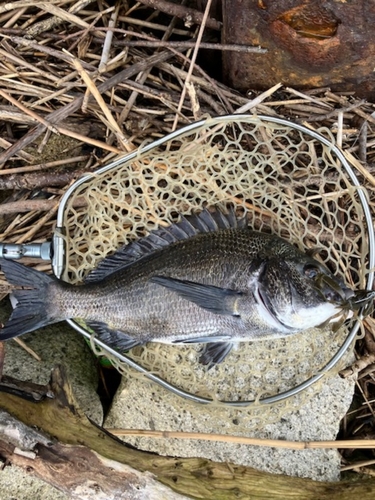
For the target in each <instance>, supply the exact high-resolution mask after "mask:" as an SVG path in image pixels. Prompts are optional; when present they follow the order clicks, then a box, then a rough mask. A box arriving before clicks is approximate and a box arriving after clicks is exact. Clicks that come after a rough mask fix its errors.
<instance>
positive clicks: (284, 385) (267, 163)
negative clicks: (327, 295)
mask: <svg viewBox="0 0 375 500" xmlns="http://www.w3.org/2000/svg"><path fill="white" fill-rule="evenodd" d="M319 132H320V133H321V134H323V135H324V136H326V137H328V138H329V139H330V140H331V141H332V142H334V140H333V137H331V135H330V132H329V130H327V129H321V130H319ZM228 205H231V206H233V205H234V206H235V208H236V211H237V213H238V215H239V216H242V215H243V214H244V213H245V214H246V216H247V218H248V220H249V226H250V227H252V228H254V229H256V230H260V231H263V232H268V233H273V234H277V235H279V236H281V237H283V238H285V239H287V240H288V241H290V242H292V243H294V244H296V245H297V246H298V247H299V248H300V249H302V250H306V249H311V248H317V249H319V254H318V256H317V259H318V260H321V261H322V262H324V263H325V264H326V265H327V267H328V268H329V269H330V270H331V271H332V272H334V273H338V274H340V275H342V276H343V277H344V279H345V281H346V283H347V284H348V285H350V286H352V287H353V288H363V287H364V285H365V282H366V279H365V273H366V255H367V253H368V249H367V238H366V227H365V224H364V222H363V221H364V214H363V208H362V205H361V202H360V200H359V199H358V190H357V188H356V187H354V186H353V185H352V182H351V180H350V178H349V177H348V174H347V173H346V171H345V168H343V165H342V164H341V162H340V161H339V159H338V157H337V156H336V154H335V152H334V151H333V150H332V148H331V147H329V146H327V145H325V144H323V143H322V142H320V141H319V140H317V139H315V138H313V137H311V136H310V135H308V134H307V133H305V132H303V131H300V130H297V129H295V128H293V127H291V126H289V125H286V124H279V123H273V122H270V121H267V120H266V119H259V118H257V117H251V116H249V117H248V118H246V119H244V118H242V119H240V118H231V119H228V118H226V119H224V118H223V119H222V120H221V121H217V120H216V121H215V120H207V121H206V122H205V123H204V124H202V125H200V126H199V127H197V128H195V129H193V130H190V131H187V132H185V133H181V134H179V135H177V136H175V137H174V138H171V139H169V140H166V141H164V142H163V143H162V144H159V145H157V146H155V147H152V148H151V149H149V150H148V151H143V150H140V152H139V153H138V154H137V156H136V157H134V158H133V159H130V160H129V159H128V160H124V162H122V163H121V164H120V165H118V166H116V167H115V168H113V169H110V170H108V171H105V172H103V173H98V174H96V175H94V176H93V177H92V178H91V179H90V180H89V181H88V182H85V183H83V184H81V186H79V187H78V188H77V189H76V190H75V191H74V192H73V193H72V195H71V196H70V197H69V199H68V201H67V203H66V205H65V210H64V228H65V231H66V234H65V237H64V240H65V259H66V262H65V269H64V274H63V276H62V278H63V279H64V280H66V281H69V282H72V283H80V282H82V280H83V279H84V276H85V275H86V274H87V273H88V272H89V271H90V270H91V269H92V268H94V267H95V266H96V265H97V264H98V262H99V261H100V260H102V259H103V258H104V257H105V256H106V255H107V254H109V253H111V252H113V251H115V250H116V249H117V248H118V247H119V246H121V245H123V244H126V243H129V242H130V241H133V240H134V239H137V238H139V237H141V236H144V235H145V234H147V233H148V232H149V231H151V230H153V229H155V228H156V227H158V226H160V225H169V224H171V223H172V222H173V221H176V220H177V219H178V216H179V214H190V213H192V212H196V211H199V210H201V209H202V208H204V207H208V208H210V207H214V206H215V207H220V208H222V209H224V210H225V208H226V207H228ZM350 327H351V324H350V323H349V324H346V326H344V327H342V328H340V330H339V331H338V332H336V333H335V334H334V333H332V331H331V330H330V329H329V328H326V329H314V330H313V329H312V330H309V331H307V332H304V333H301V334H298V335H295V336H290V337H288V338H285V339H275V340H262V341H256V342H249V343H241V344H240V345H239V348H238V349H237V350H233V351H232V352H231V353H230V355H228V357H227V358H226V359H225V361H224V362H223V363H222V364H220V365H218V366H216V367H214V368H213V369H211V370H209V371H207V370H206V368H204V367H202V366H201V365H199V363H198V348H199V346H190V347H180V346H168V345H165V344H157V343H150V344H147V345H146V346H144V347H141V348H135V349H133V350H132V351H131V352H130V353H129V356H130V357H132V358H133V359H134V360H135V361H137V362H138V363H139V364H141V365H142V366H143V367H145V368H147V369H148V370H150V371H152V372H153V373H156V374H157V375H159V376H160V377H161V378H163V379H165V380H167V381H169V382H171V383H173V384H174V385H176V386H178V387H180V388H182V389H183V390H185V391H187V392H192V393H194V394H197V395H200V396H204V397H209V398H211V399H214V400H229V401H241V400H252V399H254V400H255V401H259V400H261V399H263V398H264V397H267V396H274V395H276V394H279V393H280V392H284V391H286V390H289V389H292V388H293V387H295V386H296V385H298V384H300V383H302V382H304V381H306V380H307V379H309V378H310V377H312V376H314V375H315V374H316V373H317V372H318V371H319V370H321V369H322V368H323V367H324V366H325V365H326V364H327V363H328V361H329V360H330V359H331V358H332V356H333V355H334V354H335V353H336V352H337V350H338V348H339V347H340V345H341V344H342V343H343V341H344V339H345V338H346V336H347V333H348V328H350ZM95 350H96V352H97V353H98V354H99V355H104V354H106V353H105V352H104V351H103V350H101V349H99V348H98V347H97V346H96V347H95ZM109 359H110V360H111V361H112V363H113V364H114V366H115V367H116V368H117V369H118V370H119V371H120V372H121V373H122V374H124V375H125V376H126V377H137V376H141V375H140V374H137V373H136V372H135V371H134V370H133V369H132V368H130V367H129V366H128V365H126V364H125V363H123V362H121V361H119V360H118V359H116V358H114V357H112V356H109ZM342 362H345V360H343V361H342ZM339 367H340V366H336V369H337V368H339ZM317 390H319V383H318V384H314V385H313V387H312V388H310V389H309V390H306V391H303V392H302V393H301V394H299V395H297V396H294V397H293V398H289V399H287V400H284V401H280V402H278V403H277V404H274V405H269V406H268V407H267V410H266V409H265V408H264V406H262V407H261V408H259V407H252V408H243V409H239V408H237V409H233V408H232V409H228V408H220V405H219V404H215V403H213V405H201V406H199V405H197V410H196V411H197V414H198V413H200V414H201V416H202V415H203V418H204V415H209V413H210V412H212V411H215V412H216V413H215V416H216V417H217V416H218V413H217V412H221V413H220V414H221V415H222V417H223V418H226V420H227V422H233V420H235V421H236V422H237V421H239V420H240V421H241V422H243V423H246V426H247V428H249V427H250V428H256V427H259V425H264V423H268V422H273V421H276V420H278V419H279V418H280V416H281V415H282V414H283V412H285V411H289V410H290V409H292V408H295V407H298V406H300V405H301V404H302V403H303V402H304V401H305V400H306V399H307V398H308V397H310V396H311V395H312V394H313V393H314V392H316V391H317ZM179 404H181V405H183V404H191V403H189V402H188V401H181V400H180V401H179ZM234 415H235V416H234ZM233 425H234V424H233ZM229 427H230V426H229ZM230 430H231V429H230V428H229V429H228V431H230ZM232 430H233V429H232ZM235 431H236V432H238V431H239V427H238V423H236V425H235Z"/></svg>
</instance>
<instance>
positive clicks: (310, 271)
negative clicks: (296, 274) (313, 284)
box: [303, 264, 320, 279]
mask: <svg viewBox="0 0 375 500" xmlns="http://www.w3.org/2000/svg"><path fill="white" fill-rule="evenodd" d="M319 272H320V270H319V268H318V267H317V266H315V265H314V264H306V266H305V267H304V268H303V274H304V275H305V276H306V277H307V278H310V279H314V278H316V277H317V275H318V274H319Z"/></svg>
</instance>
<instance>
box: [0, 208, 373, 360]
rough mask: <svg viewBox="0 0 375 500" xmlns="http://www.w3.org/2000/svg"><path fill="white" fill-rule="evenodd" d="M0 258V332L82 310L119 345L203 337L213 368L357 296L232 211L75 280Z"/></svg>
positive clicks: (330, 314)
mask: <svg viewBox="0 0 375 500" xmlns="http://www.w3.org/2000/svg"><path fill="white" fill-rule="evenodd" d="M0 267H1V270H2V272H3V273H4V274H5V276H6V279H7V281H8V282H9V283H10V284H11V285H13V286H14V291H13V294H14V297H15V299H16V301H17V305H16V307H15V309H14V310H13V313H12V314H11V317H10V319H9V321H8V322H7V323H6V324H5V326H4V327H3V328H2V329H1V330H0V341H4V340H8V339H11V338H14V337H17V336H19V335H23V334H25V333H27V332H31V331H33V330H36V329H39V328H41V327H43V326H45V325H48V324H52V323H56V322H59V321H62V320H66V319H69V318H70V319H78V318H79V319H81V320H83V321H84V322H85V323H86V324H87V325H88V326H89V327H90V328H91V329H92V330H94V331H95V333H96V335H97V336H98V338H99V339H100V340H101V341H102V342H104V343H105V344H107V345H108V346H110V347H112V348H115V349H118V350H121V351H128V350H130V349H132V348H134V347H135V346H140V345H144V344H146V343H148V342H161V343H167V344H174V345H181V344H182V345H187V344H196V343H199V344H201V343H202V344H204V347H203V350H202V351H201V354H200V358H199V361H200V362H201V363H202V364H204V365H208V367H209V368H211V367H212V366H214V365H216V364H218V363H221V362H222V361H223V360H224V359H225V358H226V356H227V355H228V354H229V353H230V351H231V349H232V347H233V345H235V344H236V343H238V342H246V341H254V340H259V339H265V338H279V337H287V336H289V335H293V334H296V333H299V332H302V331H304V330H307V329H309V328H312V327H322V326H324V325H326V324H329V323H332V324H334V323H335V322H337V321H344V320H345V319H346V318H347V317H348V315H349V312H348V311H349V309H350V305H351V303H354V302H353V301H354V297H355V292H354V291H353V290H352V289H351V288H349V287H347V286H345V284H344V283H343V281H342V280H341V278H340V277H337V276H335V275H333V274H332V273H331V272H330V271H329V270H328V269H327V268H326V267H325V266H324V265H323V264H321V263H320V262H319V261H317V260H316V259H315V258H314V257H313V256H312V255H310V254H309V253H307V252H306V253H304V252H302V251H301V250H299V249H298V248H297V247H296V246H294V245H293V244H291V243H289V242H287V241H286V240H284V239H282V238H280V237H279V236H276V235H273V234H268V233H262V232H257V231H254V230H252V229H250V228H249V227H248V224H247V219H246V217H242V218H237V217H236V215H235V212H234V211H233V210H230V211H229V212H228V213H225V212H224V211H222V210H218V209H216V210H214V211H209V210H208V209H204V210H203V211H201V212H200V213H198V214H193V215H190V216H187V217H181V219H180V220H179V222H177V223H174V224H171V225H170V226H168V227H160V228H158V229H156V230H154V231H152V232H150V233H149V234H148V235H147V236H144V237H142V238H140V239H139V240H137V241H134V242H132V243H129V244H127V245H125V246H123V247H121V248H120V249H118V250H117V251H116V252H115V253H114V254H112V255H109V256H107V257H106V258H104V259H103V260H102V261H101V262H100V263H99V265H98V266H97V267H96V268H95V269H94V270H92V271H91V272H90V273H89V274H88V276H87V277H86V278H85V281H84V283H82V284H80V285H73V284H70V283H67V282H64V281H62V280H59V279H57V278H56V277H54V276H51V275H48V274H46V273H43V272H40V271H37V270H36V269H33V268H30V267H26V266H24V265H23V264H21V263H19V262H15V261H11V260H6V259H1V260H0ZM363 299H364V296H363V297H362V296H361V300H358V302H361V301H362V300H363ZM358 307H359V306H358Z"/></svg>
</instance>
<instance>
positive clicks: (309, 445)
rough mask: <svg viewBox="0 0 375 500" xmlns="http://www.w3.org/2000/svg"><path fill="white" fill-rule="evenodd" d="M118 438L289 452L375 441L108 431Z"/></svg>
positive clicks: (351, 446)
mask: <svg viewBox="0 0 375 500" xmlns="http://www.w3.org/2000/svg"><path fill="white" fill-rule="evenodd" d="M106 430H107V431H108V432H110V433H111V434H113V435H115V436H118V437H126V436H136V437H145V438H154V439H201V440H202V441H216V442H222V443H235V444H245V445H248V446H264V447H270V448H285V449H289V450H307V449H322V448H323V449H328V448H331V449H362V450H364V449H373V448H375V439H369V440H363V439H353V440H345V441H284V440H282V439H260V438H251V437H244V436H226V435H223V434H206V433H201V432H174V431H151V430H143V429H106Z"/></svg>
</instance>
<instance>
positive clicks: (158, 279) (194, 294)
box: [151, 276, 243, 316]
mask: <svg viewBox="0 0 375 500" xmlns="http://www.w3.org/2000/svg"><path fill="white" fill-rule="evenodd" d="M151 282H152V283H157V284H158V285H161V286H164V287H165V288H168V289H169V290H172V291H173V292H176V293H177V294H178V295H179V296H180V297H183V298H184V299H186V300H190V302H194V303H195V304H197V305H198V306H199V307H202V308H203V309H207V310H209V311H211V312H213V313H215V314H224V315H225V314H226V315H231V316H239V313H238V312H237V300H238V299H239V298H240V297H241V296H242V295H243V293H242V292H238V291H236V290H231V289H228V288H220V287H217V286H212V285H202V284H201V283H195V282H194V281H187V280H178V279H175V278H167V277H164V276H154V277H153V278H151Z"/></svg>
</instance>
